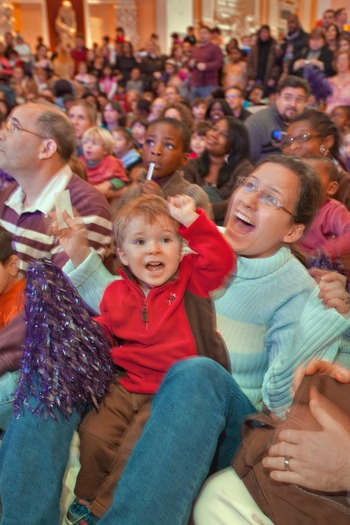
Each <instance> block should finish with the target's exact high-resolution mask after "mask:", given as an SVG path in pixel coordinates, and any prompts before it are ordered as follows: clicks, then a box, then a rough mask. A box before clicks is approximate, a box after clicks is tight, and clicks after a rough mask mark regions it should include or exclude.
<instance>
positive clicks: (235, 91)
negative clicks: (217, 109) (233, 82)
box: [225, 86, 251, 122]
mask: <svg viewBox="0 0 350 525" xmlns="http://www.w3.org/2000/svg"><path fill="white" fill-rule="evenodd" d="M225 100H226V102H227V103H228V105H229V106H230V108H231V109H232V113H233V116H234V117H236V118H237V119H238V120H240V121H241V122H244V121H245V120H247V118H248V117H249V116H250V115H251V113H250V112H249V111H247V110H246V109H244V108H243V102H244V96H243V90H242V88H240V87H239V86H231V87H228V88H227V89H226V90H225Z"/></svg>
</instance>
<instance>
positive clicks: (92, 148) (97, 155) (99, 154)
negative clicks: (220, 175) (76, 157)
mask: <svg viewBox="0 0 350 525" xmlns="http://www.w3.org/2000/svg"><path fill="white" fill-rule="evenodd" d="M82 146H83V155H84V157H85V159H86V160H87V161H89V162H98V161H101V160H102V159H103V157H104V156H105V155H106V150H105V148H104V146H103V144H102V142H101V141H100V140H98V139H97V138H92V137H86V138H83V140H82Z"/></svg>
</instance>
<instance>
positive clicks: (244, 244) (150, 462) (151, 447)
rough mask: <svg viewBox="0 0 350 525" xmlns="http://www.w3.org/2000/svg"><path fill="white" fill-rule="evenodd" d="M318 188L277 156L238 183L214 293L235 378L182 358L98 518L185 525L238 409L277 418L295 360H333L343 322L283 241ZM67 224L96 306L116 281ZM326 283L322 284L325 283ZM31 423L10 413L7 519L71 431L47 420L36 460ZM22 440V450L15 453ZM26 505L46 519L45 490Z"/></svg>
mask: <svg viewBox="0 0 350 525" xmlns="http://www.w3.org/2000/svg"><path fill="white" fill-rule="evenodd" d="M319 193H320V184H319V180H318V178H317V176H316V174H315V173H314V171H313V170H312V169H311V168H310V167H309V166H306V165H305V164H304V163H303V162H301V161H299V160H295V159H293V158H287V157H281V156H279V157H274V158H271V159H269V160H267V161H265V162H264V163H263V164H262V165H260V166H259V167H258V168H257V169H256V170H255V171H254V173H253V174H252V175H250V176H249V177H248V178H247V179H243V180H242V181H241V183H240V187H239V189H237V190H236V192H235V194H234V197H233V204H232V208H231V215H230V219H229V222H228V228H227V238H228V240H229V242H230V244H231V246H232V248H233V249H234V251H235V252H236V253H237V254H238V267H237V272H236V273H235V274H234V276H233V277H234V280H233V282H232V283H231V284H230V285H229V286H228V287H227V289H226V293H225V294H224V295H223V296H222V297H221V298H220V299H218V300H217V301H216V305H217V311H218V314H219V315H218V324H219V329H220V331H221V333H222V335H223V336H224V339H225V341H226V344H227V346H228V350H229V352H230V356H231V363H232V368H233V376H234V377H235V378H236V380H237V382H236V381H235V380H234V379H233V377H232V376H231V374H229V373H228V372H227V371H225V370H224V368H222V367H220V366H219V365H218V364H217V363H215V362H214V361H212V360H209V359H205V358H194V359H187V360H184V361H182V362H180V363H177V364H176V365H175V366H174V367H173V368H172V369H171V370H170V372H169V373H168V375H167V377H166V378H165V380H164V382H163V384H162V385H161V387H160V389H159V391H158V392H157V394H156V396H155V399H154V401H153V404H152V414H151V417H150V419H149V421H148V423H147V425H146V427H145V430H144V432H143V434H142V436H141V438H140V440H139V441H138V443H137V444H136V447H135V449H134V452H133V454H132V456H131V458H130V460H129V462H128V464H127V466H126V468H125V471H124V474H123V476H122V479H121V481H120V483H119V485H118V489H117V491H116V493H115V497H114V501H113V503H112V507H111V509H110V510H109V511H108V513H107V514H106V515H105V516H104V517H103V518H102V520H101V525H112V524H113V525H118V524H120V525H130V524H133V525H134V524H138V523H144V524H146V525H147V524H150V525H154V524H155V523H165V522H166V523H167V524H169V525H173V524H174V525H175V524H176V525H178V524H183V525H185V524H186V523H187V521H188V518H189V515H190V513H191V507H192V502H193V500H194V498H195V497H196V495H197V493H198V491H199V489H200V487H201V485H202V483H203V482H204V480H205V479H206V477H207V476H208V474H209V472H210V471H212V472H214V471H216V470H219V469H221V468H224V467H227V466H229V465H230V461H231V459H232V457H233V455H234V453H235V451H236V449H237V447H238V446H239V443H240V439H241V438H240V426H241V422H242V420H243V418H244V417H245V416H246V415H248V414H250V413H252V412H256V411H257V410H261V408H262V405H263V404H265V405H266V406H267V408H268V409H269V410H271V411H272V412H273V413H274V414H276V415H277V416H282V415H283V414H284V412H285V410H286V409H287V408H288V406H289V404H290V401H291V384H292V376H293V371H294V369H295V367H296V366H297V365H298V364H300V363H302V362H305V361H307V360H308V359H310V358H311V357H313V356H315V355H317V356H320V357H327V358H328V359H333V358H334V356H335V354H336V352H337V350H338V345H339V341H338V336H339V334H340V333H341V332H342V331H344V330H345V329H346V328H347V327H348V324H349V322H348V321H347V320H346V319H344V317H343V316H342V315H340V314H339V313H338V312H337V311H336V310H333V309H326V308H324V306H323V304H322V301H321V300H320V299H319V298H318V289H317V288H316V284H315V282H314V281H313V279H312V278H311V277H310V276H309V274H308V273H307V271H306V269H305V268H304V267H303V266H302V265H301V263H299V261H297V259H295V257H294V256H293V255H292V253H291V250H290V248H289V247H288V246H290V245H291V244H292V243H293V242H295V241H297V240H298V239H299V238H300V237H301V235H302V233H303V231H304V229H305V227H306V226H307V225H308V224H309V223H310V222H311V220H312V218H313V216H314V213H315V212H316V209H317V207H318V203H319ZM68 224H69V225H70V226H71V228H72V237H71V238H72V240H74V238H76V239H78V246H79V249H76V248H74V258H75V262H74V263H70V264H69V266H67V267H66V270H67V272H68V273H69V275H70V277H71V279H73V282H76V283H77V284H79V291H80V292H81V293H82V294H83V296H84V298H85V299H86V300H87V301H88V302H89V303H90V304H91V305H92V306H93V305H94V306H95V308H96V305H98V301H99V298H100V297H101V295H102V291H103V290H104V288H105V285H107V284H108V283H109V282H111V280H113V279H114V278H113V277H112V276H111V275H109V274H108V273H106V270H105V269H104V268H103V267H102V266H101V264H100V263H99V262H98V259H96V255H95V254H94V253H93V252H91V253H90V252H89V249H88V248H87V246H86V244H85V245H84V244H83V246H82V243H81V237H80V234H81V226H78V228H75V226H74V221H73V222H71V221H70V220H68ZM75 246H77V245H75ZM71 248H72V249H73V247H71ZM79 263H80V264H79ZM101 272H102V273H101ZM83 276H85V278H84V279H82V277H83ZM86 277H89V279H90V284H89V282H88V280H89V279H88V280H87V279H86ZM325 284H327V283H326V282H325V281H322V282H321V287H322V288H324V287H325ZM333 285H334V283H333V282H331V283H328V286H330V287H331V291H330V292H327V296H328V297H329V293H330V296H331V297H332V295H334V293H335V292H334V290H333ZM343 293H344V294H345V291H344V292H343ZM345 295H346V294H345ZM37 423H38V422H37V419H36V416H34V415H32V414H30V413H26V414H25V417H21V418H19V419H18V420H12V422H11V425H10V430H11V432H9V433H8V435H7V436H6V435H5V440H4V442H3V444H2V447H1V451H0V459H1V461H2V475H1V478H0V489H1V495H2V502H3V508H4V517H5V518H6V516H7V515H11V516H12V517H13V518H14V521H13V522H16V516H15V514H16V513H18V512H19V514H18V517H19V516H20V515H21V516H23V509H22V510H21V509H19V502H18V501H17V500H18V498H17V497H16V494H18V491H17V488H16V487H18V484H19V482H20V480H21V483H22V482H24V480H25V479H26V478H27V479H28V475H30V472H32V469H33V468H35V470H36V472H37V473H38V474H37V475H38V476H40V478H43V477H45V476H46V473H47V468H46V469H45V468H40V463H43V466H44V463H45V465H46V464H47V461H48V458H50V457H51V456H53V455H54V457H55V461H56V462H58V461H59V458H58V454H60V455H61V459H62V461H65V460H66V457H67V455H66V453H64V452H63V451H62V448H60V449H59V450H57V449H56V448H55V449H54V450H53V446H52V441H51V438H50V435H51V434H52V433H54V435H55V436H56V438H57V436H58V437H59V436H60V435H66V434H67V433H69V432H72V428H71V426H69V422H65V423H62V422H58V423H57V424H56V425H49V424H47V422H43V423H42V424H41V425H40V457H33V455H31V457H30V458H29V457H28V456H27V454H24V453H23V452H24V451H26V450H27V449H28V450H29V451H30V450H32V449H33V443H34V444H35V446H37V443H36V442H35V441H33V439H29V436H33V435H35V432H36V428H37ZM45 423H46V425H45ZM198 443H200V444H201V446H200V447H199V446H198ZM35 446H34V448H35ZM19 449H21V450H22V454H21V455H19V454H18V453H16V451H17V450H19ZM24 456H25V458H24ZM175 458H176V459H175ZM214 458H215V459H214ZM174 464H176V468H174ZM58 481H59V480H58ZM41 486H43V487H45V484H44V483H41ZM4 487H11V491H8V490H7V491H4ZM47 490H50V491H51V488H50V489H49V487H48V488H47ZM50 497H51V495H48V499H50ZM27 498H30V494H29V491H24V492H22V493H21V505H22V503H23V505H25V508H26V509H28V503H27V502H26V499H27ZM51 501H52V497H51ZM21 512H22V513H21ZM27 512H28V511H27ZM31 512H32V515H33V516H34V520H33V521H32V522H38V521H39V519H43V522H45V519H46V521H47V519H48V516H50V517H51V516H52V508H50V509H48V507H47V501H46V497H45V495H43V494H42V497H41V499H40V500H39V502H38V501H37V505H36V508H35V509H33V510H32V511H31ZM48 512H49V514H47V513H48ZM7 513H10V514H7ZM50 519H51V518H50ZM51 522H53V521H52V519H51Z"/></svg>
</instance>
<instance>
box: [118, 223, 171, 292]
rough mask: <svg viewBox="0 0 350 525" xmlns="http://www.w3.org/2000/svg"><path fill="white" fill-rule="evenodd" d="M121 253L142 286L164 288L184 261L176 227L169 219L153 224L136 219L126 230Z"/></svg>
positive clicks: (123, 261)
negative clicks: (182, 260)
mask: <svg viewBox="0 0 350 525" xmlns="http://www.w3.org/2000/svg"><path fill="white" fill-rule="evenodd" d="M117 252H118V256H119V258H120V260H121V262H122V263H123V264H125V265H126V266H129V268H130V271H131V272H132V273H133V275H134V276H135V277H136V278H137V280H138V281H139V282H140V283H141V284H145V285H146V286H152V287H153V286H161V285H162V284H164V283H166V282H167V281H168V280H169V279H171V278H172V277H173V276H174V275H175V273H176V272H177V270H178V267H179V264H180V260H181V239H180V237H179V235H178V232H177V226H176V223H174V221H172V220H171V219H170V218H169V217H166V216H165V215H164V216H159V218H158V220H157V222H155V223H153V224H149V223H147V222H145V219H144V218H143V217H135V219H133V220H131V221H130V223H129V224H128V226H127V228H126V231H125V240H124V243H123V247H122V248H118V249H117Z"/></svg>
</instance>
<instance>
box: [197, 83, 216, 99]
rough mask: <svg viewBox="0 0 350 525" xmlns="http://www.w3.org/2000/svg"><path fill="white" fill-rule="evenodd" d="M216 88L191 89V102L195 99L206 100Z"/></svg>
mask: <svg viewBox="0 0 350 525" xmlns="http://www.w3.org/2000/svg"><path fill="white" fill-rule="evenodd" d="M217 87H218V86H214V85H213V86H197V87H193V88H192V89H191V100H193V99H195V98H207V97H209V95H211V93H212V91H214V89H216V88H217Z"/></svg>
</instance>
